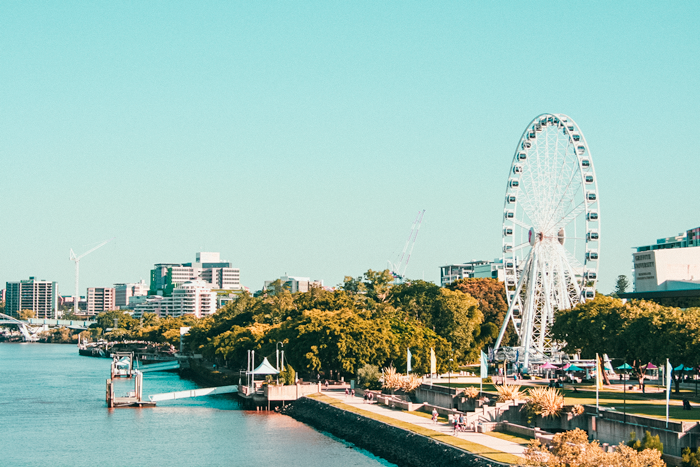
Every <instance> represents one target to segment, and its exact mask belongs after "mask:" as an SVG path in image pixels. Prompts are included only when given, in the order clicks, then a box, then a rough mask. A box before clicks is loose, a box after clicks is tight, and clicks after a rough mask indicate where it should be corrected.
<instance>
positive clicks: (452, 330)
mask: <svg viewBox="0 0 700 467" xmlns="http://www.w3.org/2000/svg"><path fill="white" fill-rule="evenodd" d="M482 321H483V315H482V314H481V310H479V303H478V302H477V301H476V299H475V298H473V297H471V296H470V295H467V294H464V293H462V292H457V291H452V290H448V289H440V295H439V296H438V297H437V300H436V303H435V311H434V313H433V326H434V329H435V332H436V333H437V335H439V336H442V337H444V338H445V339H446V340H447V341H448V342H449V343H451V344H452V348H453V349H454V357H455V359H456V361H457V362H461V363H466V362H469V361H476V360H477V357H478V354H479V350H481V347H479V346H478V340H477V339H476V337H478V336H479V334H480V332H481V328H480V325H481V322H482Z"/></svg>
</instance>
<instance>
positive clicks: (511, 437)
mask: <svg viewBox="0 0 700 467" xmlns="http://www.w3.org/2000/svg"><path fill="white" fill-rule="evenodd" d="M484 434H485V435H488V436H493V437H494V438H500V439H504V440H506V441H510V442H513V443H518V444H521V445H523V446H527V445H528V444H530V441H532V440H533V439H535V438H530V437H528V436H525V435H519V434H516V433H503V432H502V431H488V432H486V433H484Z"/></svg>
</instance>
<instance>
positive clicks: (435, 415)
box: [433, 407, 438, 423]
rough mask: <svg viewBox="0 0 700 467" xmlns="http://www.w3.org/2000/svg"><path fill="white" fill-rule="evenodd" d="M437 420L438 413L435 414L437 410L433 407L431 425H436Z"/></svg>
mask: <svg viewBox="0 0 700 467" xmlns="http://www.w3.org/2000/svg"><path fill="white" fill-rule="evenodd" d="M437 419H438V412H437V409H436V408H435V407H433V423H437Z"/></svg>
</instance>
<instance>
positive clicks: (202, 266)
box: [149, 252, 241, 297]
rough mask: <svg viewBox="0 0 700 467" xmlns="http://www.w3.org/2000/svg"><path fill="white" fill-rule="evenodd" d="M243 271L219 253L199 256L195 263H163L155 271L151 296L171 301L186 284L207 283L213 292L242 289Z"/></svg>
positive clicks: (207, 253)
mask: <svg viewBox="0 0 700 467" xmlns="http://www.w3.org/2000/svg"><path fill="white" fill-rule="evenodd" d="M240 274H241V273H240V269H238V268H234V267H232V264H231V263H230V262H228V261H223V260H221V258H220V255H219V253H214V252H199V253H197V255H196V259H195V262H194V263H159V264H156V265H154V267H153V269H152V270H151V287H150V290H149V295H164V296H166V297H169V296H171V295H172V293H173V291H174V290H175V289H176V288H178V287H180V286H181V285H182V284H184V283H185V282H190V281H203V282H206V283H207V284H208V285H209V287H210V288H211V289H217V290H239V289H241V277H240Z"/></svg>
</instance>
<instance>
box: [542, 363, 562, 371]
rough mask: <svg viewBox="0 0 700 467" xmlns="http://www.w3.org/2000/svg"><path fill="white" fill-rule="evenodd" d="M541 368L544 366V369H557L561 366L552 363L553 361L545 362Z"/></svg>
mask: <svg viewBox="0 0 700 467" xmlns="http://www.w3.org/2000/svg"><path fill="white" fill-rule="evenodd" d="M540 368H542V369H543V370H556V369H557V368H559V367H558V366H556V365H552V364H551V363H549V362H547V363H545V364H544V365H542V366H541V367H540Z"/></svg>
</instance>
